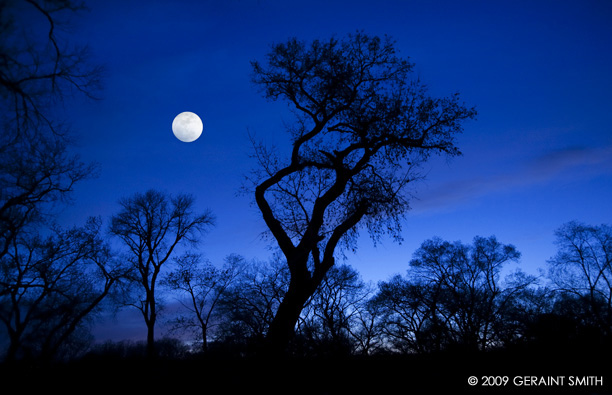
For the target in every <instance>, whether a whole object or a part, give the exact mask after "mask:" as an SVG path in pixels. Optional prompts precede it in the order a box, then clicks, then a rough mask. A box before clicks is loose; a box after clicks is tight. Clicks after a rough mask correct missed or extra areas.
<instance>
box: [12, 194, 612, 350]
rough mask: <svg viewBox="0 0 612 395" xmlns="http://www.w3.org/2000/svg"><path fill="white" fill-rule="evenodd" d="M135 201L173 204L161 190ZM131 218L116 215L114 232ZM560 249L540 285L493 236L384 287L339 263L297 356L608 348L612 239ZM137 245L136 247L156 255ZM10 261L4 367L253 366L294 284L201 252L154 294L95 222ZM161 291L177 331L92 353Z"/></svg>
mask: <svg viewBox="0 0 612 395" xmlns="http://www.w3.org/2000/svg"><path fill="white" fill-rule="evenodd" d="M138 196H139V197H141V198H142V197H146V196H148V197H149V198H151V196H156V197H157V198H160V199H161V200H158V202H161V201H166V200H164V199H162V198H164V197H165V196H164V195H156V194H153V192H150V193H149V194H142V195H138ZM138 196H137V197H138ZM166 198H167V197H166ZM134 201H137V199H136V197H135V198H134V199H132V200H129V199H128V200H125V201H124V203H125V202H132V203H133V202H134ZM173 201H174V202H177V200H176V199H175V200H173ZM179 201H183V200H180V199H179ZM149 203H150V202H149ZM126 204H127V203H126ZM124 207H125V205H124ZM157 209H159V207H158V208H157ZM167 211H168V213H175V214H176V211H175V210H167ZM158 212H159V210H158ZM123 214H124V212H123ZM121 217H122V214H121V213H120V214H118V215H117V216H115V217H113V220H114V225H111V226H110V229H111V230H112V229H115V230H116V228H113V226H115V227H117V226H118V225H117V218H121ZM168 218H175V217H173V216H172V215H169V217H168ZM198 218H200V219H202V218H201V217H198ZM162 223H163V222H159V221H158V222H156V225H158V226H159V225H160V224H162ZM185 223H188V222H183V224H185ZM145 230H146V229H145ZM166 231H168V229H166ZM145 233H149V234H150V233H151V232H149V231H147V232H145ZM556 237H557V246H558V253H557V254H556V255H555V256H554V257H551V259H550V260H549V261H548V262H547V266H546V268H547V271H546V275H544V276H540V277H535V276H532V275H527V274H525V273H524V272H522V271H520V270H516V271H513V272H511V271H510V272H509V271H508V270H504V269H505V268H507V267H508V265H509V264H511V263H513V262H517V261H518V260H519V259H520V252H519V251H518V250H517V248H516V247H514V246H513V245H510V244H503V243H501V242H500V241H498V240H497V239H496V238H495V237H494V236H491V237H486V238H485V237H475V238H474V239H473V241H472V242H471V243H470V244H464V243H461V242H449V241H445V240H441V239H439V238H433V239H430V240H426V241H424V242H423V243H422V245H421V246H420V248H419V249H418V250H417V251H415V252H414V254H413V256H412V259H411V260H408V259H407V271H406V273H405V274H404V275H399V274H398V275H396V276H394V277H392V278H390V279H388V280H386V281H381V282H379V283H378V284H371V283H366V282H364V281H363V280H362V279H361V277H360V275H359V273H358V272H357V271H356V270H355V269H353V268H352V267H351V266H350V265H347V264H338V265H336V266H334V267H333V268H332V269H331V270H330V271H329V272H328V274H327V276H326V277H325V279H324V281H323V282H322V285H321V286H320V287H319V288H318V289H317V291H316V293H315V294H314V295H313V296H312V297H311V298H310V299H309V300H308V302H307V304H306V305H305V306H304V309H303V310H302V314H301V316H300V319H299V321H298V325H297V326H296V328H295V336H294V338H293V340H292V341H291V344H290V347H289V350H288V352H289V354H290V355H294V356H298V357H321V356H354V355H358V356H372V355H380V354H383V355H388V354H402V355H405V354H414V353H419V354H428V353H436V352H443V351H453V350H455V351H456V350H461V351H484V350H508V349H514V350H522V349H532V350H548V349H554V348H558V347H563V348H564V349H567V350H570V349H572V348H576V349H578V348H585V347H588V348H602V347H603V348H605V347H609V346H610V345H611V343H610V340H611V339H612V338H611V336H610V331H611V329H612V285H611V284H612V283H611V282H610V281H611V280H612V266H611V258H612V253H611V251H612V228H610V227H609V226H607V225H601V226H588V225H584V224H580V223H576V222H572V223H568V224H566V225H564V226H562V227H561V228H560V229H559V230H558V231H557V232H556ZM172 239H173V240H175V239H176V238H175V237H174V238H172ZM130 240H132V241H133V242H134V245H132V247H134V246H137V245H146V244H147V242H136V240H137V239H134V238H132V239H130ZM163 244H164V243H162V242H161V241H159V245H160V246H161V245H163ZM165 247H166V248H168V247H169V246H167V245H166V246H165ZM165 251H166V252H167V250H165ZM157 252H159V251H157ZM153 255H154V256H157V257H160V256H161V257H166V256H165V255H163V254H162V255H159V254H158V255H155V254H153ZM147 256H148V255H147ZM140 258H142V257H140ZM166 258H168V257H166ZM1 263H2V271H1V274H0V275H1V277H0V286H1V290H0V306H1V308H0V321H1V322H2V324H3V325H2V332H1V333H2V339H3V342H2V356H3V359H4V360H5V361H15V360H24V359H34V360H41V359H42V360H57V359H61V360H66V359H76V358H81V357H83V356H85V355H87V356H89V357H101V356H107V357H110V356H114V357H126V358H127V357H134V356H145V355H150V352H151V350H154V352H155V354H156V355H157V356H162V357H172V358H186V357H192V356H194V355H213V356H214V355H220V354H222V355H224V356H236V357H240V356H250V355H256V354H258V353H260V352H261V351H262V350H264V348H265V340H266V334H267V331H268V328H269V326H270V323H271V321H272V319H273V318H274V316H275V314H276V311H277V309H278V306H279V304H280V303H281V301H282V300H283V298H284V297H285V293H286V292H287V289H288V282H289V279H290V276H289V270H288V267H287V265H286V262H284V261H283V259H282V255H280V254H279V255H277V256H274V257H273V258H272V259H270V260H269V261H257V260H255V261H248V260H247V259H245V258H243V257H241V256H238V255H235V254H233V255H229V256H228V257H227V258H226V260H225V262H224V264H223V265H214V264H212V263H211V262H208V261H206V260H205V259H203V258H202V257H201V256H200V255H199V254H198V253H196V252H194V250H193V249H191V250H188V251H187V252H186V253H184V254H182V255H177V256H176V257H175V258H173V259H172V262H168V263H167V264H166V266H164V269H165V270H161V266H159V265H158V268H159V272H158V273H156V274H155V276H158V280H156V281H154V282H151V275H152V274H154V273H153V272H151V267H148V268H147V267H146V266H139V264H141V263H142V261H139V258H138V255H137V254H134V250H133V248H125V249H123V250H122V253H118V252H116V251H115V252H113V251H112V249H111V247H110V240H109V237H108V234H107V233H105V232H103V231H102V225H101V221H99V220H91V221H90V222H88V223H87V224H86V225H85V226H84V227H82V228H74V229H70V230H67V231H59V230H57V231H56V232H55V233H53V234H52V235H50V236H48V237H46V238H43V237H41V236H35V237H34V236H33V237H32V238H21V239H20V243H19V244H16V243H15V244H14V245H13V249H9V250H8V251H7V252H5V253H4V255H3V256H2V260H1ZM373 264H382V263H376V262H373ZM147 270H149V272H148V273H147V275H146V276H145V277H142V275H143V273H144V272H146V271H147ZM147 280H148V281H149V282H148V283H147ZM151 288H153V289H156V291H155V292H156V293H158V294H159V295H162V294H163V295H165V296H166V301H167V300H168V297H175V298H177V300H179V301H180V305H181V308H180V309H179V310H178V311H177V312H174V313H172V314H170V313H168V314H166V315H161V316H160V317H162V321H164V322H166V323H167V324H169V325H170V327H171V331H170V332H168V333H167V334H166V337H164V338H161V339H155V338H154V337H153V336H152V335H153V333H154V331H153V330H151V331H149V332H148V333H149V334H150V335H151V337H150V338H148V341H146V342H145V341H143V342H142V343H131V342H118V343H113V342H107V343H103V344H97V343H95V339H93V337H92V336H91V333H90V329H91V328H92V327H93V326H94V325H95V324H96V321H97V320H98V319H100V317H101V313H103V312H108V311H111V310H113V309H118V308H137V309H139V310H140V311H141V313H142V314H143V318H144V321H145V322H144V323H143V326H144V325H145V324H147V325H150V323H151V322H150V319H151V316H152V315H151V311H150V309H151V307H154V308H155V309H156V310H161V309H162V308H163V303H162V302H161V301H160V297H159V295H158V297H157V298H153V299H152V300H153V302H151V301H149V302H147V295H149V296H150V297H151V292H152V291H151ZM147 303H148V305H147ZM157 318H158V317H157V316H155V319H157ZM147 320H149V321H147ZM150 328H154V326H150ZM179 339H180V340H179Z"/></svg>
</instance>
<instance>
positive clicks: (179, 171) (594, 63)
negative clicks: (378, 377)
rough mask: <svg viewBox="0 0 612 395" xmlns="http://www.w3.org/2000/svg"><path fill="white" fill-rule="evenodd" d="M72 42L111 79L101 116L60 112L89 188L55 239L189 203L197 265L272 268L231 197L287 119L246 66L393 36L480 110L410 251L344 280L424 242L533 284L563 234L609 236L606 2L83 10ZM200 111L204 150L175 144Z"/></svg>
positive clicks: (383, 272)
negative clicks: (135, 211)
mask: <svg viewBox="0 0 612 395" xmlns="http://www.w3.org/2000/svg"><path fill="white" fill-rule="evenodd" d="M88 4H89V6H90V11H89V12H88V13H86V14H84V15H83V16H82V17H81V18H80V19H78V20H75V26H74V27H73V30H72V32H73V35H74V36H73V39H74V40H75V41H77V42H83V43H87V44H88V45H89V46H90V49H91V52H92V55H93V57H94V60H95V61H96V62H98V63H101V64H103V65H104V66H105V67H106V78H105V88H104V91H103V92H102V94H101V96H102V100H100V101H97V102H87V101H84V100H81V99H79V100H75V101H74V102H72V103H69V106H68V107H67V109H68V110H69V114H70V117H71V122H72V127H73V129H74V132H75V134H76V136H77V137H78V141H79V147H78V151H79V153H80V154H81V156H82V158H83V159H84V160H86V161H96V162H98V163H99V164H100V168H101V174H100V176H99V177H98V178H96V179H93V180H91V181H87V182H84V183H82V184H81V185H80V186H78V187H77V190H76V194H75V199H76V203H75V205H74V206H71V207H69V208H68V209H66V210H65V211H64V212H63V214H62V221H64V222H66V223H69V224H80V223H82V222H83V221H84V220H85V218H86V217H87V216H89V215H100V216H102V217H103V218H105V219H107V218H108V217H109V216H110V215H112V214H113V213H115V212H117V210H118V205H117V200H118V199H119V198H121V197H123V196H127V195H131V194H133V193H134V192H143V191H145V190H146V189H148V188H159V189H162V190H166V191H168V192H172V193H176V192H186V193H192V194H194V195H195V196H196V198H197V203H198V205H199V207H202V208H204V207H206V208H210V209H211V210H212V211H213V212H214V213H215V215H216V217H217V226H216V227H215V228H214V229H213V230H212V231H211V233H209V234H208V235H207V237H206V238H205V240H204V244H203V251H204V253H205V254H206V256H207V257H208V258H209V259H211V260H212V261H213V262H216V263H220V262H221V260H222V259H223V257H225V256H226V255H228V254H230V253H239V254H242V255H244V256H245V257H246V258H247V259H250V258H259V259H266V258H267V256H268V254H269V252H268V251H267V250H266V249H265V246H266V245H265V243H263V242H262V241H261V240H260V238H259V235H260V233H261V232H262V231H263V230H265V225H264V223H263V221H262V220H261V219H260V217H259V214H258V211H257V209H256V207H254V206H252V205H250V201H251V199H250V197H249V196H237V195H236V194H237V192H238V190H239V188H240V186H241V184H242V180H243V177H244V175H245V174H247V173H248V171H249V169H251V168H252V166H253V162H252V161H251V159H250V158H249V154H250V153H251V147H250V143H249V141H248V139H247V135H248V133H249V131H250V132H251V133H254V134H255V135H256V136H257V137H259V138H262V139H265V140H266V141H268V142H269V143H271V144H277V145H281V146H282V144H283V143H284V142H286V141H287V140H286V135H284V134H283V131H282V125H283V122H284V121H290V120H291V118H290V117H289V115H288V114H287V112H286V106H285V105H284V104H282V103H270V102H268V101H266V100H265V99H263V98H262V97H261V95H260V94H259V93H258V90H257V88H256V87H255V86H253V84H251V82H250V72H251V68H250V63H249V62H250V61H251V60H256V59H259V60H263V58H264V56H265V54H266V53H267V52H268V50H269V47H270V45H271V44H273V43H275V42H281V41H285V40H286V39H287V38H289V37H292V36H295V37H298V38H301V39H304V40H311V39H314V38H323V39H325V38H328V37H329V36H330V35H333V34H336V35H338V36H344V35H345V34H347V33H352V32H355V31H356V30H363V31H364V32H366V33H368V34H376V35H384V34H388V35H390V36H392V37H393V38H394V39H395V40H396V42H397V48H398V49H399V51H400V55H402V56H406V57H409V58H410V60H411V61H412V62H413V63H415V66H416V67H415V76H418V77H420V78H421V79H422V80H423V81H424V82H426V83H427V84H428V85H429V86H430V88H431V92H432V94H434V95H448V94H451V93H454V92H460V93H461V95H462V98H463V99H464V100H465V101H466V103H467V104H469V105H474V106H476V108H477V110H478V113H479V115H478V119H477V120H476V121H471V122H468V123H467V124H466V128H465V132H464V134H463V135H462V136H461V137H460V138H459V141H458V145H459V147H460V148H461V150H462V151H463V153H464V155H463V156H462V157H459V158H456V159H454V160H452V161H451V162H449V163H446V162H445V161H435V162H431V163H430V164H429V165H427V166H426V170H427V172H428V177H427V179H426V181H424V182H422V183H421V184H419V185H418V188H417V197H418V200H415V201H414V202H413V209H412V211H411V212H410V213H409V215H408V216H407V221H406V223H405V227H404V237H405V242H404V243H403V244H402V245H397V244H394V243H393V242H392V241H391V240H384V242H383V244H382V245H380V246H378V247H377V248H376V249H372V248H371V243H370V242H369V240H368V239H364V240H363V242H362V243H360V249H359V250H358V254H357V255H355V256H353V255H349V261H348V262H347V263H349V264H351V265H352V266H353V267H355V268H356V269H357V270H359V272H360V273H361V274H362V276H363V277H364V279H366V280H371V281H373V282H376V281H379V280H386V279H388V278H389V276H391V275H392V274H395V273H404V272H405V270H406V269H407V267H408V261H409V259H410V257H411V256H412V253H413V252H414V250H415V249H416V248H418V246H419V245H420V244H421V242H423V241H424V240H426V239H428V238H431V237H433V236H440V237H442V238H444V239H447V240H451V241H454V240H462V241H464V242H470V241H471V239H472V238H473V237H474V236H476V235H480V236H489V235H496V236H497V237H498V239H499V240H500V241H502V242H504V243H512V244H514V245H516V247H517V248H518V249H519V250H520V251H521V252H522V254H523V257H522V260H521V263H520V267H522V268H523V269H524V270H526V271H528V272H532V273H535V272H536V271H537V269H538V268H543V267H545V262H546V260H547V259H548V258H549V257H551V256H552V255H553V254H554V252H555V246H554V245H553V239H554V237H553V232H554V230H555V229H557V228H558V227H559V226H560V225H562V224H563V223H565V222H567V221H570V220H578V221H582V222H586V223H590V224H600V223H608V224H609V223H612V210H611V209H610V195H611V192H612V130H611V128H612V126H611V125H612V78H611V77H610V72H611V70H612V23H611V22H612V2H610V1H603V0H602V1H588V0H587V1H585V0H576V1H559V0H557V1H538V0H530V1H517V0H513V1H497V0H494V1H492V0H487V1H425V0H423V1H408V0H406V1H385V0H382V1H381V0H379V1H355V0H352V1H334V0H327V1H308V2H299V1H286V0H285V1H271V0H223V1H221V0H219V1H181V0H175V1H150V0H149V1H130V0H121V1H117V0H114V1H89V2H88ZM182 111H193V112H195V113H197V114H198V115H199V116H200V117H201V118H202V120H203V123H204V132H203V134H202V136H201V137H200V138H199V139H198V140H197V141H196V142H193V143H182V142H180V141H179V140H177V139H176V138H175V137H174V136H173V134H172V130H171V123H172V120H173V118H174V117H175V116H176V115H177V114H178V113H180V112H182Z"/></svg>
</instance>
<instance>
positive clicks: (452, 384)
mask: <svg viewBox="0 0 612 395" xmlns="http://www.w3.org/2000/svg"><path fill="white" fill-rule="evenodd" d="M600 354H601V355H600ZM0 376H1V377H0V378H1V379H2V382H3V383H4V385H5V386H7V385H10V384H16V385H17V387H16V388H20V389H21V391H11V393H32V392H33V391H44V392H48V391H54V390H60V391H62V393H79V394H82V393H92V392H93V391H94V390H95V393H121V394H123V393H136V391H137V393H139V394H142V393H146V392H150V393H154V394H158V393H171V394H181V393H194V394H195V393H201V394H204V393H210V394H217V393H218V394H244V393H247V394H251V393H254V394H318V395H324V394H428V393H434V394H440V395H441V394H447V393H450V394H461V393H466V394H514V393H516V394H565V393H568V394H612V385H611V384H612V359H611V358H610V354H609V352H601V353H600V352H599V351H598V350H588V351H584V350H583V351H577V352H572V353H567V352H566V353H562V352H559V351H556V352H551V351H540V352H534V351H531V352H529V353H525V352H520V351H515V352H510V351H504V352H497V353H496V352H489V353H486V354H483V353H479V354H467V353H461V352H455V353H446V354H438V355H427V356H384V357H382V356H381V357H367V358H358V357H350V358H326V359H282V360H281V359H277V360H270V359H256V358H252V359H250V358H242V359H239V358H223V357H215V358H197V359H193V360H181V361H172V360H157V361H146V360H143V359H113V358H97V359H89V360H83V361H79V362H73V363H69V364H55V365H52V366H37V365H27V364H24V365H20V366H14V367H8V366H3V367H2V373H0ZM472 376H474V377H475V378H476V379H477V380H478V384H476V385H473V386H471V385H469V384H468V381H469V380H468V379H469V378H470V377H472ZM533 376H535V377H536V378H537V380H540V378H542V377H544V378H545V379H547V378H548V377H553V378H556V379H557V381H559V379H558V377H559V376H564V379H563V382H562V384H557V385H554V384H553V385H542V384H540V385H536V384H537V383H533V379H531V378H530V377H533ZM570 376H571V378H572V380H573V383H571V382H570ZM591 376H592V377H593V378H592V379H587V380H589V381H590V382H591V385H586V386H585V385H579V386H577V385H575V384H577V381H576V379H575V378H576V377H580V378H584V377H591ZM525 377H528V378H527V379H525ZM506 378H507V379H506ZM487 381H488V382H489V384H490V385H488V386H487V385H484V384H485V383H486V382H487ZM504 381H506V382H505V383H504ZM526 381H527V382H528V383H529V384H531V385H525V382H526ZM600 381H602V383H600ZM532 383H533V384H532ZM518 384H521V385H518ZM570 384H574V385H573V386H572V385H570ZM5 388H6V387H5ZM0 392H4V391H0Z"/></svg>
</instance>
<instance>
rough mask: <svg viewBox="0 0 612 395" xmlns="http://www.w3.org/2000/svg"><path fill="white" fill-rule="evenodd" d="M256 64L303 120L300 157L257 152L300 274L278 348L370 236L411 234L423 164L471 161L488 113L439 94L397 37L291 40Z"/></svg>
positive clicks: (296, 144)
mask: <svg viewBox="0 0 612 395" xmlns="http://www.w3.org/2000/svg"><path fill="white" fill-rule="evenodd" d="M252 66H253V71H254V73H253V81H254V83H255V84H256V85H258V86H260V87H261V88H262V89H263V93H264V95H265V97H267V98H269V99H273V100H279V99H282V100H285V101H287V102H288V103H289V105H290V106H291V107H292V109H293V110H294V111H293V113H294V114H295V123H294V124H293V125H291V126H289V127H288V128H287V131H288V132H289V134H290V137H291V148H290V152H288V155H286V156H284V157H281V156H280V155H277V153H276V152H275V151H274V150H271V149H268V147H267V146H266V145H265V144H263V143H255V144H254V146H255V157H256V158H257V160H258V168H257V170H256V171H255V172H254V178H253V179H252V181H253V188H254V194H255V201H256V203H257V206H258V207H259V210H260V211H261V214H262V216H263V219H264V221H265V223H266V225H267V227H268V228H269V233H270V234H271V235H272V236H273V238H274V239H275V241H276V242H277V243H278V246H279V247H280V250H281V251H282V252H283V254H284V256H285V258H286V261H287V265H288V267H289V271H290V273H291V279H290V284H289V288H288V290H287V293H286V295H285V297H284V299H283V301H282V303H281V305H280V306H279V309H278V311H277V313H276V316H275V318H274V320H273V322H272V324H271V326H270V328H269V331H268V335H267V340H268V346H269V347H268V349H269V350H271V351H274V352H277V351H282V350H283V349H284V348H285V346H286V345H287V344H288V342H289V341H290V339H291V337H292V335H293V333H294V328H295V325H296V322H297V320H298V318H299V316H300V312H301V311H302V308H303V306H304V304H305V303H306V301H307V300H308V298H309V297H310V296H311V295H312V294H313V293H314V292H315V290H316V289H317V287H318V286H319V284H320V283H321V281H322V280H323V278H324V277H325V274H326V273H327V271H328V270H329V269H330V268H331V267H332V266H333V265H334V263H335V261H336V258H337V256H338V254H339V253H341V252H342V251H343V250H344V249H345V248H347V247H348V248H350V247H353V246H354V243H355V241H356V237H357V234H358V231H359V230H360V229H362V228H367V229H368V231H369V232H370V234H371V235H372V236H373V237H374V238H377V237H380V236H381V235H382V234H384V233H386V231H390V232H391V234H392V236H394V237H398V238H399V237H400V221H401V219H402V218H403V215H404V213H405V212H406V211H407V210H408V209H409V200H410V193H409V192H410V191H409V190H408V186H409V184H410V183H411V181H413V180H415V179H417V178H419V173H418V169H419V165H421V164H423V162H425V161H426V160H427V159H428V158H429V157H430V156H431V155H432V154H434V153H436V154H444V155H448V156H456V155H459V154H460V152H459V150H458V149H457V147H456V146H455V137H456V135H457V134H459V133H460V132H461V131H462V125H463V123H464V121H466V120H468V119H471V118H474V117H475V115H476V112H475V110H474V109H473V108H468V107H466V106H465V105H464V104H463V103H461V102H460V99H459V96H458V95H457V94H453V95H451V96H450V97H444V98H434V97H431V96H429V95H428V93H427V89H426V87H425V86H424V85H423V84H422V83H421V82H420V81H419V80H418V79H416V78H413V76H412V71H413V65H412V64H411V63H409V62H408V61H407V60H405V59H402V58H400V57H399V56H398V55H397V54H396V50H395V47H394V42H393V41H392V40H390V39H389V38H388V37H385V38H383V39H381V38H379V37H372V36H368V35H366V34H363V33H356V34H352V35H349V36H347V37H346V38H345V39H342V40H339V39H336V38H331V39H329V40H327V41H319V40H315V41H313V42H311V43H309V44H307V43H304V42H302V41H299V40H297V39H291V40H289V41H287V42H286V43H282V44H278V45H275V46H273V47H272V49H271V51H270V53H269V54H268V55H267V59H266V62H265V64H261V63H259V62H253V63H252Z"/></svg>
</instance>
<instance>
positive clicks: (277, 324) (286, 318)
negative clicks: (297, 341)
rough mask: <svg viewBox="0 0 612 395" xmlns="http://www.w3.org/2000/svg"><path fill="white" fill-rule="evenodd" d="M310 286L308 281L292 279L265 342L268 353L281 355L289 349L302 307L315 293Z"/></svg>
mask: <svg viewBox="0 0 612 395" xmlns="http://www.w3.org/2000/svg"><path fill="white" fill-rule="evenodd" d="M310 288H311V287H309V286H308V283H306V282H298V281H294V280H292V281H291V282H290V283H289V289H288V291H287V293H286V294H285V297H284V298H283V301H282V302H281V304H280V305H279V306H278V311H277V312H276V315H275V316H274V319H273V320H272V323H271V324H270V327H269V328H268V334H267V336H266V344H265V346H266V349H265V353H266V354H267V355H269V356H279V355H282V354H284V353H285V352H286V351H287V346H288V345H289V342H290V341H291V340H292V338H293V335H294V333H295V326H296V325H297V322H298V319H299V318H300V314H301V313H302V309H303V308H304V305H305V304H306V301H308V298H309V297H310V296H311V295H312V293H313V292H312V291H311V290H310ZM315 289H316V287H315Z"/></svg>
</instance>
